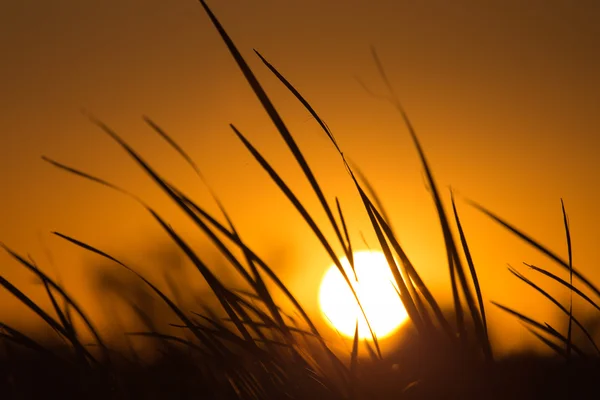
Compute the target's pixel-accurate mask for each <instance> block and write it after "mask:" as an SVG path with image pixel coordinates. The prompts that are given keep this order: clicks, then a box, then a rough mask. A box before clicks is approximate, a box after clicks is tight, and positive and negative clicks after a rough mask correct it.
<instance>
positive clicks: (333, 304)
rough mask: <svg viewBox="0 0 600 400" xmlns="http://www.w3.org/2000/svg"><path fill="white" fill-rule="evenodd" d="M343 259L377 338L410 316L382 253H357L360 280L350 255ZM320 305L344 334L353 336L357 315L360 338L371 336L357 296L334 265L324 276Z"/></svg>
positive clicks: (320, 292) (390, 331)
mask: <svg viewBox="0 0 600 400" xmlns="http://www.w3.org/2000/svg"><path fill="white" fill-rule="evenodd" d="M340 260H341V262H342V266H343V267H344V270H345V271H346V273H347V274H348V278H349V279H350V282H351V283H352V285H353V286H354V288H355V290H356V293H357V295H358V298H359V299H360V301H361V303H362V306H363V308H364V310H365V313H366V314H367V318H368V319H369V323H370V324H371V327H372V328H373V331H374V332H375V335H377V337H378V338H383V337H385V336H388V335H389V334H391V333H392V332H393V331H394V330H396V329H397V328H398V327H399V326H400V325H401V324H402V323H403V322H405V321H406V320H407V318H408V314H407V312H406V309H405V308H404V305H403V304H402V302H401V301H400V297H399V296H398V293H397V292H396V289H395V283H393V281H394V278H393V276H392V273H391V271H390V269H389V267H388V264H387V261H386V259H385V256H384V255H383V253H381V252H378V251H361V252H356V253H354V267H355V270H356V277H357V278H358V281H357V280H356V278H355V276H354V273H353V272H352V269H351V267H350V263H349V262H348V259H347V258H346V257H344V258H342V259H340ZM319 305H320V307H321V311H322V312H323V314H324V316H325V319H326V320H327V321H328V322H329V323H330V324H331V325H333V327H334V328H335V329H337V330H338V331H339V332H340V333H341V334H342V335H345V336H348V337H353V336H354V332H355V329H356V320H357V319H358V335H359V338H361V339H370V338H371V334H370V332H369V328H368V326H367V323H366V321H365V318H364V316H363V315H362V312H361V311H360V308H359V307H358V304H357V302H356V299H355V298H354V295H353V294H352V291H351V290H350V288H349V287H348V284H347V283H346V281H345V279H344V277H343V276H342V274H341V272H340V271H339V270H338V268H337V267H336V266H335V265H331V266H330V267H329V269H328V270H327V272H326V273H325V275H324V276H323V279H322V281H321V287H320V290H319Z"/></svg>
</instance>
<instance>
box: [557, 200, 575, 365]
mask: <svg viewBox="0 0 600 400" xmlns="http://www.w3.org/2000/svg"><path fill="white" fill-rule="evenodd" d="M560 205H561V208H562V213H563V222H564V225H565V234H566V237H567V252H568V254H569V284H570V285H571V286H573V251H572V247H571V231H570V229H569V218H568V217H567V211H566V210H565V203H564V202H563V200H562V199H560ZM572 325H573V290H569V326H568V330H567V339H568V341H567V359H568V360H570V359H571V328H572Z"/></svg>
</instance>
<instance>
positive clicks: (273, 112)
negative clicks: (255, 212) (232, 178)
mask: <svg viewBox="0 0 600 400" xmlns="http://www.w3.org/2000/svg"><path fill="white" fill-rule="evenodd" d="M199 1H200V3H201V4H202V7H203V8H204V10H205V11H206V14H207V15H208V17H209V18H210V20H211V22H212V24H213V25H214V27H215V28H216V29H217V31H218V32H219V35H220V36H221V39H222V40H223V42H224V43H225V44H226V46H227V48H228V50H229V52H230V54H231V55H232V57H233V58H234V60H235V62H236V63H237V65H238V67H239V68H240V70H241V72H242V74H243V75H244V77H245V78H246V81H247V82H248V84H249V85H250V87H251V88H252V90H253V91H254V94H255V95H256V97H257V98H258V100H259V101H260V103H261V105H262V107H263V109H264V110H265V112H266V113H267V114H268V115H269V117H270V119H271V121H272V122H273V125H275V127H276V128H277V131H278V132H279V134H280V135H281V137H282V138H283V140H284V141H285V143H286V144H287V146H288V148H289V149H290V151H291V152H292V154H293V156H294V158H295V159H296V161H297V163H298V165H299V166H300V167H301V169H302V171H303V172H304V175H305V176H306V178H307V180H308V181H309V183H310V185H311V187H312V189H313V191H314V192H315V194H316V195H317V198H318V199H319V202H320V203H321V206H322V207H323V210H324V211H325V213H326V214H327V218H328V219H329V221H330V223H331V226H332V227H333V229H334V231H335V234H336V236H337V238H338V240H339V242H340V244H342V245H343V243H344V240H343V237H342V234H341V232H340V229H339V226H338V224H337V223H336V221H335V218H334V216H333V212H332V211H331V208H330V207H329V204H328V203H327V200H326V199H325V195H324V194H323V191H322V190H321V187H320V186H319V184H318V182H317V179H316V177H315V176H314V174H313V172H312V170H311V168H310V167H309V165H308V163H307V162H306V159H305V158H304V156H303V154H302V152H301V151H300V148H299V147H298V145H297V144H296V141H295V140H294V138H293V136H292V134H291V133H290V131H289V130H288V128H287V126H286V125H285V123H284V122H283V119H282V118H281V116H280V115H279V113H278V112H277V109H276V108H275V106H274V105H273V103H272V102H271V100H270V98H269V97H268V96H267V93H266V92H265V90H264V89H263V87H262V85H261V84H260V83H259V81H258V79H257V78H256V76H255V75H254V73H253V72H252V70H251V68H250V67H249V66H248V63H246V61H245V60H244V58H243V57H242V55H241V53H240V52H239V50H238V49H237V47H236V46H235V44H234V42H233V40H232V39H231V38H230V37H229V35H228V34H227V32H226V31H225V29H224V28H223V26H222V25H221V23H220V22H219V20H218V19H217V17H216V16H215V15H214V13H213V12H212V11H211V10H210V8H209V7H208V5H207V4H206V2H205V1H204V0H199ZM259 56H260V55H259ZM331 137H332V138H333V136H331Z"/></svg>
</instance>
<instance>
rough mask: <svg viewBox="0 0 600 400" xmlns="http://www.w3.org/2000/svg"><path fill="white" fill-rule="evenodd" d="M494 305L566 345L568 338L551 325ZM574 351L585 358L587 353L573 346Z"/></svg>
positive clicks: (499, 305) (496, 304)
mask: <svg viewBox="0 0 600 400" xmlns="http://www.w3.org/2000/svg"><path fill="white" fill-rule="evenodd" d="M492 304H494V305H495V306H496V307H498V308H500V309H501V310H503V311H506V312H507V313H509V314H511V315H512V316H514V317H516V318H517V319H519V320H520V321H521V322H522V323H526V324H528V325H530V326H533V327H535V328H537V329H539V330H541V331H542V332H544V333H546V334H548V335H550V336H553V337H555V338H556V339H558V340H560V341H561V342H562V343H563V344H566V342H567V338H566V337H564V336H563V335H561V334H560V333H559V332H558V331H557V330H556V329H554V328H552V327H551V326H550V325H548V324H542V323H540V322H537V321H535V320H534V319H532V318H529V317H527V316H525V315H524V314H521V313H520V312H518V311H515V310H513V309H511V308H509V307H506V306H503V305H501V304H498V303H496V302H493V301H492ZM544 343H546V342H544ZM560 349H561V350H562V351H563V352H564V349H563V348H560ZM573 350H574V351H576V352H577V353H579V354H580V355H582V356H584V357H585V353H584V352H583V351H581V350H580V349H579V348H578V347H577V346H575V345H573Z"/></svg>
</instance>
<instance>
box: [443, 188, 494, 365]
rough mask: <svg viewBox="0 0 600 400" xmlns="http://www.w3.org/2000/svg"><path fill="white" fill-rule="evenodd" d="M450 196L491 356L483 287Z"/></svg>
mask: <svg viewBox="0 0 600 400" xmlns="http://www.w3.org/2000/svg"><path fill="white" fill-rule="evenodd" d="M450 196H451V200H452V210H453V212H454V218H455V221H456V226H457V228H458V232H459V235H460V241H461V243H462V246H463V251H464V253H465V258H466V259H467V264H468V266H469V271H470V272H471V279H472V281H473V285H474V287H475V293H476V295H477V301H478V303H479V311H480V312H481V320H482V322H483V328H484V333H485V337H486V340H485V342H484V343H487V346H488V347H489V350H488V351H489V354H490V355H491V354H492V350H491V346H490V345H489V337H488V331H487V322H486V317H485V307H484V305H483V296H482V295H481V287H480V286H479V279H477V271H476V270H475V264H474V263H473V258H472V257H471V251H470V250H469V245H468V243H467V238H466V236H465V232H464V230H463V228H462V224H461V222H460V218H459V217H458V211H457V210H456V202H455V201H454V193H452V191H450Z"/></svg>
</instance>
